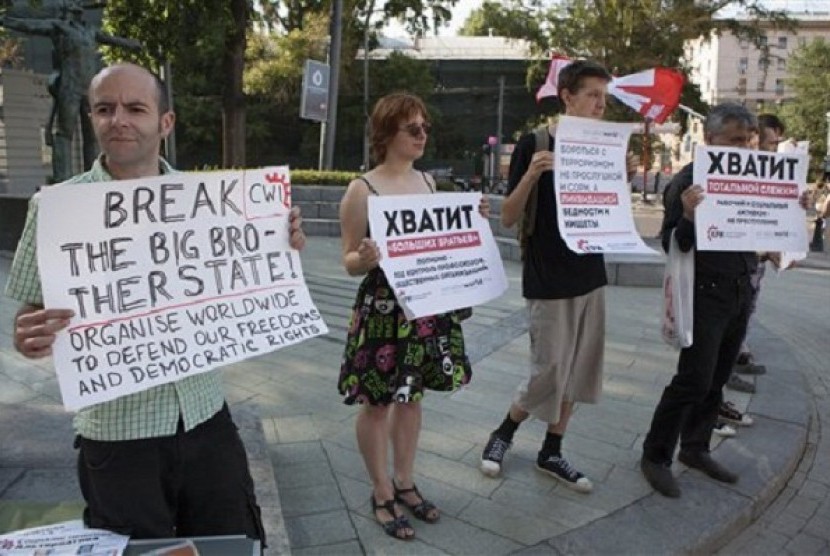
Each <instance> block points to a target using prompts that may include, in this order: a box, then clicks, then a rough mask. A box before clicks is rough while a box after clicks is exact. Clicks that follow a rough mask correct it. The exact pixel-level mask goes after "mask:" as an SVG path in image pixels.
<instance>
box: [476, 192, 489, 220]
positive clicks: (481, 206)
mask: <svg viewBox="0 0 830 556" xmlns="http://www.w3.org/2000/svg"><path fill="white" fill-rule="evenodd" d="M478 213H479V214H480V215H481V216H483V217H484V218H485V219H487V218H490V199H489V198H488V197H487V196H486V195H482V196H481V200H480V201H479V202H478Z"/></svg>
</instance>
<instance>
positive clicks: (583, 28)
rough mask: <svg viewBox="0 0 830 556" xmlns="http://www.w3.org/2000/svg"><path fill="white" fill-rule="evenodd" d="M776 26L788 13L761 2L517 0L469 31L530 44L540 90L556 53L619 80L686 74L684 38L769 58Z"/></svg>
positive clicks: (532, 75)
mask: <svg viewBox="0 0 830 556" xmlns="http://www.w3.org/2000/svg"><path fill="white" fill-rule="evenodd" d="M724 9H732V10H736V9H740V10H743V11H744V12H746V13H748V14H751V17H750V18H749V19H746V18H738V17H721V16H717V17H716V14H717V13H718V12H721V10H724ZM721 13H723V12H721ZM528 20H532V21H534V23H528V25H529V27H528V29H527V30H525V29H524V28H523V25H520V24H517V23H522V22H527V21H528ZM770 24H772V25H773V26H787V27H788V26H790V25H791V21H790V20H789V19H787V17H786V16H785V14H784V12H782V11H776V10H769V9H767V8H765V7H764V5H763V2H762V0H718V1H712V2H691V1H690V0H562V1H561V2H558V3H556V4H554V5H553V6H552V7H550V8H542V7H540V6H538V5H525V4H522V3H521V2H516V1H515V0H514V3H513V4H509V5H507V6H506V7H505V6H502V5H494V4H493V3H490V2H485V4H483V5H482V7H481V8H479V9H477V10H474V11H473V12H472V13H471V14H470V16H469V17H468V19H467V21H466V22H465V25H464V27H463V29H464V30H465V32H467V33H470V34H475V35H485V34H487V32H488V31H489V29H492V30H493V32H494V33H496V34H498V35H501V36H506V37H512V38H525V39H528V40H529V41H530V42H531V44H532V45H533V50H534V52H535V53H536V58H537V63H536V64H534V65H532V66H531V67H530V69H529V71H528V86H529V87H530V88H534V89H535V88H536V87H538V85H539V84H540V83H541V82H542V80H543V79H544V76H545V74H546V72H547V65H548V62H547V55H548V53H550V52H558V53H561V54H565V55H568V56H572V57H586V58H592V59H594V60H597V61H598V62H600V63H601V64H603V65H604V66H605V67H607V68H608V69H609V70H611V71H612V72H613V73H615V74H617V75H625V74H629V73H634V72H637V71H642V70H644V69H648V68H652V67H655V66H664V67H674V68H681V69H684V68H682V64H683V47H684V43H685V41H686V40H689V39H694V38H697V37H700V36H709V35H710V34H711V33H722V32H726V31H728V32H731V33H732V34H734V35H736V36H738V37H740V38H745V39H748V40H750V41H752V42H754V43H755V44H756V45H758V46H759V48H761V50H762V52H763V53H764V54H765V55H768V47H767V45H766V43H765V42H764V38H763V37H764V33H765V29H766V28H767V27H768V26H769V25H770ZM694 99H695V91H694V88H687V90H686V91H684V100H689V101H690V102H692V103H693V104H696V105H699V102H696V101H695V100H694Z"/></svg>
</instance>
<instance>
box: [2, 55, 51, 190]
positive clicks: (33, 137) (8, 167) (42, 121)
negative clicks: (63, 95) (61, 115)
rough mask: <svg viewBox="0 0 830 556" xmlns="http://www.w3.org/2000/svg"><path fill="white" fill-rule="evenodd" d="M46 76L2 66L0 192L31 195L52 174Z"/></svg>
mask: <svg viewBox="0 0 830 556" xmlns="http://www.w3.org/2000/svg"><path fill="white" fill-rule="evenodd" d="M46 79H47V78H46V76H44V75H39V74H36V73H32V72H30V71H21V70H12V69H2V70H0V94H1V95H2V96H1V97H0V106H2V112H1V113H0V195H3V196H8V197H23V198H28V197H31V195H32V194H33V193H34V192H35V191H36V190H37V188H38V187H39V186H41V185H43V184H45V183H47V182H48V180H49V177H50V176H51V174H52V166H51V149H50V148H49V147H47V146H46V144H45V142H44V129H45V126H46V123H47V121H48V119H49V111H50V110H51V107H52V99H51V97H50V96H49V93H48V91H47V90H46Z"/></svg>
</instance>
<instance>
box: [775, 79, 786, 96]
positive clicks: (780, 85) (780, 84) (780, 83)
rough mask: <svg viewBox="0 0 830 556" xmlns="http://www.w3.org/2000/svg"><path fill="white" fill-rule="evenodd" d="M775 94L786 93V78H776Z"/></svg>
mask: <svg viewBox="0 0 830 556" xmlns="http://www.w3.org/2000/svg"><path fill="white" fill-rule="evenodd" d="M775 94H776V95H783V94H784V80H783V79H776V80H775Z"/></svg>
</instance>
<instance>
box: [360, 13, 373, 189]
mask: <svg viewBox="0 0 830 556" xmlns="http://www.w3.org/2000/svg"><path fill="white" fill-rule="evenodd" d="M374 11H375V0H369V5H368V6H367V7H366V19H365V20H364V21H363V171H364V172H368V171H369V18H371V17H372V13H373V12H374Z"/></svg>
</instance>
